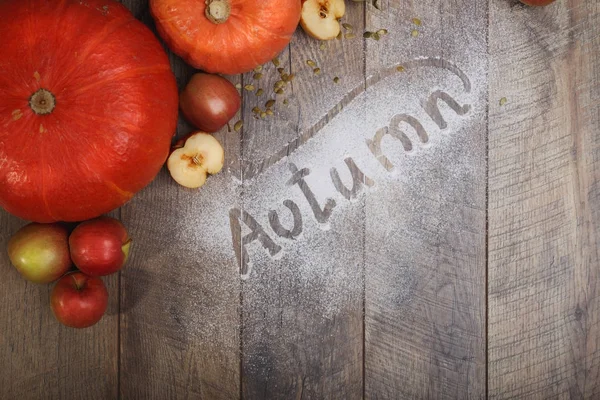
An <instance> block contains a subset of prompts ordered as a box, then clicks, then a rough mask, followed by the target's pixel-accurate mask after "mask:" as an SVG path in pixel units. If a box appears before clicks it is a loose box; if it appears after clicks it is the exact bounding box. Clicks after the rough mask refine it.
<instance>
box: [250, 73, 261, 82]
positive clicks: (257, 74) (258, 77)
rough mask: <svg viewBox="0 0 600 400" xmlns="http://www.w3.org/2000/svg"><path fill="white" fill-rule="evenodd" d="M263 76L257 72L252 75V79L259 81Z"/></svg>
mask: <svg viewBox="0 0 600 400" xmlns="http://www.w3.org/2000/svg"><path fill="white" fill-rule="evenodd" d="M262 76H263V74H261V73H260V72H257V73H255V74H254V76H253V77H252V78H254V79H255V80H259V79H260V78H262Z"/></svg>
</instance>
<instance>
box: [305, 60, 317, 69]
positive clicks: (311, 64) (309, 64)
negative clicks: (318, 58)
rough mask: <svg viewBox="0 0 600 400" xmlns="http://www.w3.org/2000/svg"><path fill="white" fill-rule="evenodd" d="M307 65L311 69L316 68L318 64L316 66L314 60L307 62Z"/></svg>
mask: <svg viewBox="0 0 600 400" xmlns="http://www.w3.org/2000/svg"><path fill="white" fill-rule="evenodd" d="M306 63H307V64H308V66H309V67H316V66H317V64H315V62H314V61H313V60H306Z"/></svg>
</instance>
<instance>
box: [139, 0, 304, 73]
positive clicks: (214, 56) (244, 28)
mask: <svg viewBox="0 0 600 400" xmlns="http://www.w3.org/2000/svg"><path fill="white" fill-rule="evenodd" d="M210 1H211V0H209V2H210ZM212 1H215V0H212ZM217 1H218V2H220V3H223V2H224V3H228V6H229V9H230V11H229V15H228V17H227V18H226V20H225V21H223V22H221V23H215V22H213V21H211V20H210V19H209V17H208V16H207V5H206V3H205V0H150V10H151V12H152V15H153V17H154V20H155V22H156V27H157V29H158V32H159V34H160V35H161V36H162V38H163V39H164V40H165V42H166V43H167V45H168V46H169V48H170V49H171V50H172V51H173V52H174V53H176V54H178V55H179V56H181V57H182V58H183V59H184V60H185V61H186V62H187V63H188V64H190V65H192V66H194V67H196V68H198V69H201V70H203V71H206V72H210V73H220V74H227V75H233V74H239V73H243V72H247V71H250V70H252V69H253V68H255V67H256V66H258V65H261V64H264V63H266V62H267V61H270V60H272V59H273V58H274V57H275V56H276V55H277V54H278V53H279V52H281V51H282V50H283V49H284V48H285V47H286V46H287V45H288V43H289V42H290V40H291V38H292V35H293V34H294V31H295V30H296V27H297V26H298V22H299V21H300V11H301V8H302V7H301V0H217Z"/></svg>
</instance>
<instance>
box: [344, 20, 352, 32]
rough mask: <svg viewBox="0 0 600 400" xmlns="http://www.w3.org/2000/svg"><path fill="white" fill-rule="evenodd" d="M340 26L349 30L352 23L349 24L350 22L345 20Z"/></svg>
mask: <svg viewBox="0 0 600 400" xmlns="http://www.w3.org/2000/svg"><path fill="white" fill-rule="evenodd" d="M342 26H343V27H344V29H346V30H348V31H351V30H352V25H350V24H348V23H346V22H344V23H343V24H342Z"/></svg>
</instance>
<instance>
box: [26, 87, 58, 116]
mask: <svg viewBox="0 0 600 400" xmlns="http://www.w3.org/2000/svg"><path fill="white" fill-rule="evenodd" d="M29 107H31V109H32V110H33V112H34V113H36V114H37V115H46V114H50V113H51V112H52V111H53V110H54V107H56V98H55V97H54V95H53V94H52V92H50V91H49V90H46V89H40V90H38V91H37V92H35V93H34V94H33V95H32V96H31V97H30V98H29Z"/></svg>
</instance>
